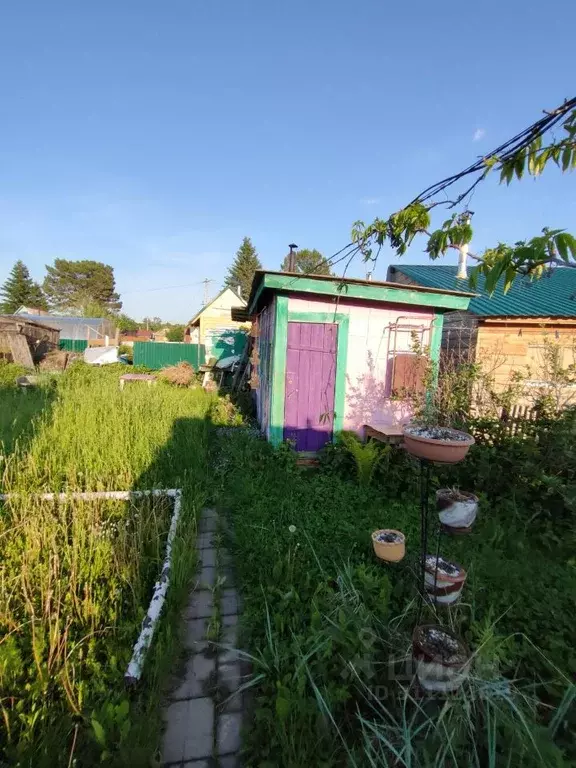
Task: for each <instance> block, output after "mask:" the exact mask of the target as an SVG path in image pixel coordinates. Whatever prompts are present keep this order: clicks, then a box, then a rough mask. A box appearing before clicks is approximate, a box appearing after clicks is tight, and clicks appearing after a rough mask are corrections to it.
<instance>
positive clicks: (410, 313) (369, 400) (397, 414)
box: [288, 296, 434, 431]
mask: <svg viewBox="0 0 576 768" xmlns="http://www.w3.org/2000/svg"><path fill="white" fill-rule="evenodd" d="M288 311H289V312H339V313H341V314H347V315H348V316H349V326H348V327H349V333H348V355H347V364H346V368H347V371H346V412H345V416H344V426H345V428H346V429H351V430H355V431H360V430H361V429H362V426H363V425H364V424H370V425H371V426H374V427H378V426H386V425H391V424H401V423H404V422H406V421H408V420H409V418H410V409H409V407H408V406H407V405H406V404H403V403H400V402H398V401H393V400H391V399H390V386H391V376H392V359H393V357H394V349H395V350H396V351H397V352H409V351H410V348H411V345H412V338H411V330H412V329H414V330H417V331H420V330H422V337H421V338H422V343H423V344H424V345H428V344H429V343H430V327H431V323H432V320H433V318H434V313H433V312H431V311H430V310H429V309H428V308H426V307H412V306H411V305H408V306H407V305H405V304H384V305H383V304H382V303H380V302H373V303H366V302H355V301H353V300H346V299H340V300H339V301H338V304H337V305H336V304H335V303H333V302H330V301H322V300H317V299H308V298H297V297H293V296H291V297H290V299H289V303H288ZM394 324H402V325H403V326H404V325H406V326H408V327H407V328H406V329H402V330H397V331H396V332H395V331H394V329H393V328H392V326H393V325H394Z"/></svg>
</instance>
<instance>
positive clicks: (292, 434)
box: [284, 323, 338, 451]
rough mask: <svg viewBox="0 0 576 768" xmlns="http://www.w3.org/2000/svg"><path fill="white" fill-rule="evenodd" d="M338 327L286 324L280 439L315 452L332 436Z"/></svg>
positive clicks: (300, 449)
mask: <svg viewBox="0 0 576 768" xmlns="http://www.w3.org/2000/svg"><path fill="white" fill-rule="evenodd" d="M337 334H338V326H337V325H335V324H331V323H288V350H287V359H286V394H285V398H286V399H285V403H284V439H285V440H294V441H295V442H296V450H297V451H317V450H318V449H319V448H322V446H323V445H324V444H325V443H327V442H328V441H329V440H330V439H331V437H332V426H333V423H334V380H335V373H336V344H337Z"/></svg>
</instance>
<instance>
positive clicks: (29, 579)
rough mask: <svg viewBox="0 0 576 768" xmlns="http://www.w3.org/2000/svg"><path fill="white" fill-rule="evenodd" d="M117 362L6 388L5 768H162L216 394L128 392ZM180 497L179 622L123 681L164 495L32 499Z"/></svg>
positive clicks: (1, 585) (153, 562) (165, 514)
mask: <svg viewBox="0 0 576 768" xmlns="http://www.w3.org/2000/svg"><path fill="white" fill-rule="evenodd" d="M121 372H122V371H120V370H119V368H118V367H116V366H110V367H108V368H104V369H93V368H89V367H87V366H84V365H83V364H82V365H78V366H76V367H73V368H72V369H70V370H69V371H67V372H66V373H65V374H64V375H62V376H61V377H57V380H56V383H54V381H51V380H46V381H45V382H44V383H43V384H42V385H41V386H40V387H39V388H38V389H36V390H34V391H31V392H28V393H23V392H19V391H17V390H16V389H15V388H14V387H13V386H9V385H5V386H2V387H1V388H0V414H1V417H0V436H1V438H2V448H1V449H0V455H1V459H0V460H1V464H0V466H1V468H2V491H3V492H14V493H17V494H19V496H18V497H17V498H16V500H11V501H10V502H6V503H4V504H2V505H0V638H1V639H0V689H1V695H0V715H1V717H0V764H9V765H16V764H18V765H21V766H60V765H63V766H68V765H72V764H78V765H94V764H97V763H99V762H100V761H101V760H102V761H103V762H106V763H108V764H112V765H130V766H139V765H142V766H148V765H150V760H151V759H152V758H153V753H154V750H155V748H156V746H157V743H158V736H159V730H160V723H159V712H158V707H159V702H160V695H159V691H160V684H161V681H162V678H163V675H164V674H165V673H166V671H167V670H168V669H169V668H170V666H171V664H172V662H173V657H174V654H175V653H177V651H178V648H177V639H176V635H177V632H176V628H177V624H178V616H179V608H180V606H181V604H182V601H183V600H184V599H185V597H186V594H187V591H188V586H189V583H190V579H191V576H192V574H193V572H194V569H195V562H194V557H195V555H194V546H193V544H194V539H195V535H196V534H195V531H196V525H195V520H196V516H197V514H198V511H199V509H200V508H201V506H202V504H203V503H204V500H205V497H206V489H207V486H208V482H207V481H208V479H209V478H208V477H207V474H206V467H207V450H208V449H207V444H208V436H209V421H208V418H207V417H208V416H209V415H210V412H211V409H213V404H214V398H213V397H211V396H208V395H206V394H205V393H204V392H203V391H202V390H201V389H185V390H181V389H176V388H173V387H171V386H169V385H167V384H163V383H159V384H158V385H157V386H156V387H152V388H148V387H140V386H138V385H134V386H129V387H126V388H125V390H124V391H123V392H121V391H120V390H119V387H118V377H119V375H120V373H121ZM151 488H181V489H182V490H183V506H182V518H181V524H180V527H179V535H178V537H177V541H176V548H175V555H174V561H173V562H174V571H173V581H172V583H171V587H170V590H169V595H168V601H167V604H166V606H165V614H164V616H163V620H162V622H161V624H160V629H159V632H158V633H157V636H156V638H155V642H154V644H153V647H152V653H151V656H150V658H149V659H148V661H147V664H146V667H145V671H144V676H143V683H142V685H141V686H140V687H139V688H138V690H137V691H135V692H132V693H131V694H130V695H129V694H128V693H127V691H126V689H125V686H124V682H123V676H124V673H125V671H126V666H127V664H128V661H129V659H130V656H131V653H132V646H133V644H134V642H135V640H136V638H137V637H138V633H139V631H140V624H141V621H142V618H143V616H144V614H145V612H146V609H147V607H148V602H149V600H150V596H151V589H152V586H153V583H154V581H155V579H156V577H157V575H158V572H159V568H160V564H161V562H162V561H163V559H164V543H165V537H166V532H167V527H168V525H169V521H170V515H171V505H170V504H169V503H167V502H166V501H165V500H162V499H157V500H153V501H134V500H133V501H131V502H130V503H126V502H109V501H98V502H89V501H84V502H72V501H70V502H66V503H61V504H57V503H48V502H41V501H37V500H33V499H31V497H30V493H31V492H40V491H60V492H61V491H74V490H132V489H151ZM73 760H77V763H73Z"/></svg>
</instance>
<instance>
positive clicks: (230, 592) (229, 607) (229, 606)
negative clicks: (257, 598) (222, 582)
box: [220, 589, 239, 616]
mask: <svg viewBox="0 0 576 768" xmlns="http://www.w3.org/2000/svg"><path fill="white" fill-rule="evenodd" d="M238 603H239V600H238V592H237V591H236V590H235V589H224V590H223V591H222V600H221V601H220V611H221V613H222V616H230V615H235V614H237V613H238V610H239V604H238Z"/></svg>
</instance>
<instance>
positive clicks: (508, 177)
mask: <svg viewBox="0 0 576 768" xmlns="http://www.w3.org/2000/svg"><path fill="white" fill-rule="evenodd" d="M513 176H514V166H513V165H512V163H511V162H510V161H509V160H506V161H505V162H504V163H502V170H501V171H500V183H502V182H503V181H505V182H506V184H510V182H511V181H512V177H513Z"/></svg>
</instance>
